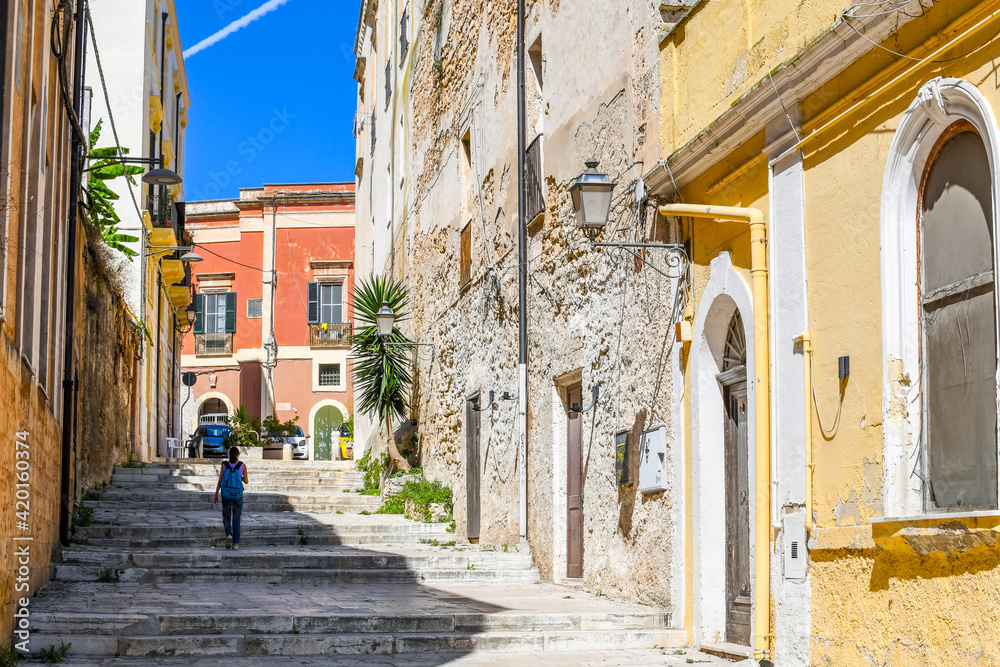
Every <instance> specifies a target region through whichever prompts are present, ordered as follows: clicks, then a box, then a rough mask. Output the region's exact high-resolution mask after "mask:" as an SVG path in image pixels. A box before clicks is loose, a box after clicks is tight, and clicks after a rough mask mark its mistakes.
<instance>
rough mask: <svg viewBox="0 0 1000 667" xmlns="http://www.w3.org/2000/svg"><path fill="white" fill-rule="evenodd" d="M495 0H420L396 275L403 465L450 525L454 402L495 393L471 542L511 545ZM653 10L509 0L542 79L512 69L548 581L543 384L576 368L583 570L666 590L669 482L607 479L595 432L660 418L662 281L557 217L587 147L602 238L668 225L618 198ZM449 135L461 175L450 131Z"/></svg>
mask: <svg viewBox="0 0 1000 667" xmlns="http://www.w3.org/2000/svg"><path fill="white" fill-rule="evenodd" d="M439 9H440V10H441V11H440V12H439V11H438V10H439ZM514 11H515V6H514V4H513V3H504V4H502V5H501V4H498V3H487V4H486V5H485V6H484V5H483V4H482V3H479V2H473V1H472V0H455V1H449V2H445V3H437V2H431V3H429V5H428V8H427V10H426V11H425V12H424V14H423V15H422V16H421V17H420V20H422V21H424V22H425V25H424V27H423V30H422V33H421V34H422V36H423V37H422V39H421V41H420V43H419V44H417V45H416V46H415V48H417V49H418V58H417V59H416V62H417V66H416V71H415V72H414V74H413V79H412V80H413V83H412V88H411V91H410V99H411V104H412V107H413V114H412V118H413V121H412V122H413V131H412V135H411V136H412V138H413V147H412V157H411V160H410V168H411V170H412V172H411V174H410V183H411V187H412V192H410V193H408V195H409V199H410V201H412V202H413V213H412V216H413V217H412V218H411V221H412V222H411V224H410V229H411V230H412V233H413V241H412V244H411V253H410V255H409V257H408V262H409V266H408V268H407V270H406V274H407V276H408V280H409V284H410V287H411V289H412V291H413V297H414V299H413V301H414V303H413V309H414V318H413V322H412V327H413V336H414V338H416V339H417V340H421V341H428V342H434V343H435V344H436V348H435V356H434V358H433V359H430V360H421V361H419V362H418V374H417V383H418V386H417V392H416V395H417V398H416V401H415V405H414V410H415V413H416V416H417V418H418V420H419V421H420V430H421V435H422V443H423V452H422V453H423V464H424V467H425V470H426V472H427V474H428V475H429V476H431V477H432V478H435V479H441V480H442V481H445V482H447V483H448V484H450V485H451V486H452V487H453V489H454V491H455V516H456V520H457V523H458V534H459V536H462V535H464V533H465V527H466V514H467V512H466V502H467V499H466V486H465V481H466V480H465V469H466V461H465V457H466V448H465V438H466V431H465V424H464V421H465V406H466V400H467V399H468V398H469V397H470V396H472V395H473V394H475V393H476V392H480V391H481V392H482V394H483V395H482V399H481V401H482V404H483V405H485V404H486V403H487V401H488V397H487V394H488V392H489V390H491V389H492V390H494V391H495V392H496V396H497V399H498V400H497V402H496V403H495V404H494V406H492V407H491V408H490V410H488V411H486V412H484V413H483V414H482V415H481V438H480V455H481V462H480V467H481V471H482V473H481V485H482V488H481V498H482V510H481V523H482V532H481V541H482V543H483V544H486V545H492V546H500V545H503V544H507V545H511V546H512V545H514V544H516V543H517V542H518V470H517V468H516V452H517V414H516V410H517V407H516V406H517V404H516V401H503V400H499V396H500V394H501V393H502V392H504V391H508V392H510V393H511V395H514V396H516V393H517V252H516V230H517V227H516V224H517V206H518V204H517V189H516V178H517V161H516V155H517V139H516V137H517V116H516V108H517V107H516V71H515V62H514V58H515V53H514V48H515V47H514V32H515V28H516V25H515V16H514ZM658 24H659V14H658V12H654V11H653V9H652V8H651V7H650V6H648V3H645V2H641V1H639V0H635V1H634V2H627V3H602V2H596V1H591V0H577V1H573V2H569V1H566V2H561V3H555V2H551V1H550V2H542V1H541V0H539V1H536V2H532V3H529V20H528V24H527V29H526V33H527V39H526V42H527V44H528V46H530V45H532V44H534V43H535V42H536V40H537V38H538V36H539V35H541V37H542V58H543V67H542V70H543V76H542V79H543V80H542V84H543V85H542V86H541V89H539V86H537V85H536V81H535V77H534V74H533V73H532V72H531V71H530V64H529V72H528V74H527V89H528V114H529V115H528V128H529V136H528V141H529V142H530V141H531V140H532V139H534V134H533V133H532V131H533V130H534V132H535V133H538V132H541V133H544V148H543V154H544V157H543V174H544V176H545V189H546V200H545V201H546V210H545V213H544V217H543V218H542V219H541V220H540V221H539V222H536V223H534V224H533V225H532V226H531V228H530V230H529V231H530V236H529V248H528V257H529V265H528V275H529V286H528V331H529V352H528V354H529V396H528V405H529V433H528V463H527V473H528V513H529V526H528V537H529V542H530V545H531V549H532V553H533V555H534V556H535V561H536V564H537V565H538V567H539V568H540V570H541V572H542V573H543V576H545V577H548V578H556V579H559V578H563V577H564V576H565V555H564V554H565V550H566V544H565V522H566V518H565V514H566V511H565V504H566V499H565V495H564V494H565V480H566V468H565V465H566V464H565V459H566V454H565V449H564V448H565V428H566V424H565V406H559V405H558V404H557V402H558V401H561V400H564V399H565V397H564V395H561V394H560V393H559V388H560V385H558V383H557V382H556V381H557V379H559V378H563V377H566V376H567V375H569V374H573V373H578V374H579V377H580V381H581V383H582V386H583V393H584V398H585V403H588V402H589V400H587V399H588V397H589V393H590V387H591V386H592V385H593V384H595V383H600V384H601V400H600V402H599V403H598V405H597V407H596V409H595V410H593V411H591V412H588V413H586V414H585V415H583V417H582V419H583V434H584V435H583V455H584V466H585V469H586V483H585V488H584V517H585V524H584V535H585V545H584V553H585V556H584V562H585V579H584V581H585V584H586V585H587V586H588V587H590V588H592V589H597V588H600V589H601V590H602V591H603V592H605V593H607V594H614V595H617V596H620V597H627V598H630V599H636V600H642V601H645V602H650V603H655V604H662V605H668V604H669V603H670V600H671V595H672V591H671V583H670V582H671V577H672V571H671V557H672V550H673V548H674V547H675V545H672V544H671V542H670V539H669V536H670V534H671V531H672V529H673V525H672V522H671V512H672V511H673V509H674V508H673V507H672V505H671V503H672V500H671V497H670V495H671V494H657V495H652V496H646V497H643V496H642V495H641V494H639V493H638V490H637V487H636V485H635V484H630V485H627V486H625V487H622V488H621V489H619V488H618V487H616V485H615V483H614V450H613V443H614V433H615V432H616V431H618V430H621V429H625V430H629V429H631V430H633V431H634V432H635V434H636V435H637V434H638V433H639V432H640V431H641V430H642V429H643V428H648V427H649V426H650V425H653V424H664V425H666V426H667V427H668V432H673V427H672V425H673V415H672V404H673V400H674V399H673V395H674V392H673V383H674V376H673V371H672V369H673V368H674V366H675V363H676V361H675V357H674V345H673V337H672V327H671V325H670V312H671V309H672V308H673V305H674V297H675V293H674V287H675V285H674V284H673V283H672V281H670V280H668V279H667V278H664V277H661V276H659V275H658V274H657V273H656V272H654V271H652V270H651V269H650V268H648V267H645V268H641V269H640V268H639V266H638V265H637V264H636V262H635V261H634V260H633V259H631V258H627V259H625V261H622V262H620V263H616V262H614V261H612V260H611V259H610V258H609V257H608V255H607V254H606V253H605V252H603V251H597V250H595V249H593V248H592V247H591V246H590V243H589V241H587V240H586V238H585V237H584V236H583V235H582V233H581V232H580V231H578V230H577V229H576V228H575V222H574V220H575V214H574V210H573V206H572V203H571V199H570V196H569V192H568V186H569V184H570V183H571V182H572V180H573V179H574V178H575V177H576V176H577V175H578V174H579V173H580V171H582V170H583V162H584V160H585V159H586V158H587V157H590V156H594V157H596V158H598V159H600V160H601V167H600V168H601V170H602V171H607V172H608V173H610V174H611V175H612V176H613V177H615V178H616V179H617V181H618V182H619V184H620V187H619V189H618V190H617V193H616V194H618V195H620V197H619V198H618V200H617V203H616V206H615V208H614V211H613V214H612V225H611V226H612V227H616V231H615V233H614V235H615V238H620V239H624V238H625V237H626V236H629V238H632V239H633V240H638V239H640V238H645V239H650V238H654V237H655V238H656V239H657V240H661V241H663V240H667V238H668V236H669V234H670V232H671V230H670V229H669V228H668V226H667V225H666V224H665V223H664V222H663V221H662V220H658V219H657V216H656V213H655V209H653V208H652V207H650V208H641V207H636V206H635V204H634V202H633V197H632V196H631V195H630V194H629V193H628V190H629V188H630V187H631V185H632V183H633V182H634V179H635V178H636V175H637V174H638V173H640V171H641V169H642V166H643V164H645V165H647V166H648V165H651V164H653V163H654V161H655V159H656V156H657V155H658V151H659V146H658V144H657V143H656V141H655V138H656V136H657V135H656V132H651V133H647V128H650V127H652V128H655V127H656V126H657V125H658V122H659V121H658V117H657V112H658V99H659V89H658V81H659V77H658V72H657V70H656V68H657V67H658V50H657V42H656V34H655V29H656V27H657V26H658ZM598 35H599V37H600V38H599V39H598V38H597V36H598ZM466 131H469V136H470V149H471V150H470V153H471V157H472V160H471V174H468V172H469V171H470V167H469V166H467V165H465V164H463V160H465V157H464V154H463V150H464V149H463V148H462V146H461V144H460V139H461V138H462V137H463V136H465V134H466ZM650 137H651V138H653V139H654V141H649V138H650ZM634 161H638V162H641V164H635V165H633V164H632V163H633V162H634ZM463 170H464V171H463ZM470 221H471V241H472V280H471V282H470V283H469V284H468V285H466V286H464V287H463V286H461V285H460V284H459V253H460V231H461V229H462V228H463V227H464V226H465V224H466V223H468V222H470ZM610 233H611V232H609V235H610ZM656 261H657V263H658V264H659V265H660V266H661V268H662V258H657V260H656ZM560 417H562V419H560ZM635 444H637V443H634V446H633V450H632V452H633V466H632V467H633V468H634V470H632V478H633V480H635V479H636V478H637V476H638V470H637V455H636V453H637V448H636V447H635ZM671 446H672V447H673V446H674V444H673V443H672V444H671ZM676 446H680V445H679V443H677V445H676ZM560 527H561V530H560ZM557 536H558V537H557ZM676 548H680V547H679V545H676ZM561 554H562V556H560V555H561ZM637 573H640V574H639V576H637Z"/></svg>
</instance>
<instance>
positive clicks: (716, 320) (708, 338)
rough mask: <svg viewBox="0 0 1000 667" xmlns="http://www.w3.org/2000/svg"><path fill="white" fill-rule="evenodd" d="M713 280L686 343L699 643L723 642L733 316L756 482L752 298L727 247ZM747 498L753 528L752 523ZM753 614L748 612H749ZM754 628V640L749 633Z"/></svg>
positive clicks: (716, 261) (750, 465)
mask: <svg viewBox="0 0 1000 667" xmlns="http://www.w3.org/2000/svg"><path fill="white" fill-rule="evenodd" d="M710 270H711V279H710V280H709V282H708V284H707V285H706V287H705V291H704V293H703V294H702V297H701V300H700V303H699V307H698V316H697V318H696V320H695V328H694V339H693V342H692V345H691V354H692V357H691V368H692V372H693V374H692V378H691V418H692V423H691V446H692V487H693V488H692V501H693V502H692V514H693V520H694V525H693V529H694V530H693V537H694V539H693V542H694V544H693V547H694V560H693V567H694V572H693V574H694V581H693V588H694V637H695V641H696V642H722V641H725V640H726V615H727V602H726V553H725V551H726V530H725V526H726V503H725V497H726V494H725V486H726V472H725V471H726V466H725V458H726V457H725V440H726V434H725V419H724V416H725V414H726V405H725V401H724V389H723V385H722V383H721V382H720V380H719V375H720V373H723V372H724V371H725V370H726V363H725V357H726V353H725V352H726V350H725V348H726V340H727V337H728V334H729V332H730V325H731V324H732V322H733V320H734V316H735V315H736V314H737V313H738V314H739V316H740V317H741V318H742V321H743V323H744V324H745V325H746V326H745V332H744V333H745V348H746V352H747V354H746V377H747V378H748V379H750V380H751V381H748V382H747V396H746V405H747V410H746V411H747V423H746V429H747V434H748V435H747V459H746V464H747V468H748V473H747V474H748V475H749V480H750V488H751V489H752V488H755V486H756V485H755V483H754V475H753V471H754V462H755V457H754V425H755V417H754V415H755V411H754V408H755V405H756V396H755V391H754V386H753V385H754V383H753V381H752V379H753V378H755V377H756V375H755V374H754V360H753V345H754V335H753V326H751V325H750V323H752V322H753V297H752V293H751V291H750V287H749V285H748V284H747V282H746V280H745V279H744V278H743V276H741V275H740V274H739V273H738V272H737V271H736V270H735V269H734V268H733V266H732V260H731V259H730V255H729V253H728V252H723V253H721V254H720V255H719V256H718V257H716V258H715V259H713V260H712V262H711V265H710ZM755 519H756V512H755V508H754V503H753V502H751V503H750V507H749V521H750V526H751V527H752V526H754V525H755ZM749 540H750V544H749V545H748V548H749V560H750V571H751V572H752V571H753V568H754V535H753V531H752V530H751V531H750V535H749ZM751 618H752V611H751ZM752 631H753V629H752V628H751V637H752Z"/></svg>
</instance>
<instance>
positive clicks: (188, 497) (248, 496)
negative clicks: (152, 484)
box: [86, 485, 382, 508]
mask: <svg viewBox="0 0 1000 667" xmlns="http://www.w3.org/2000/svg"><path fill="white" fill-rule="evenodd" d="M213 496H215V486H214V485H213V486H212V488H211V490H206V491H185V490H182V489H163V490H157V489H141V490H131V489H114V488H112V489H107V490H106V491H104V492H102V493H101V495H100V496H99V498H98V499H97V500H96V501H94V500H91V501H86V502H103V503H108V502H116V501H123V502H128V503H130V504H132V505H133V506H135V505H143V506H148V504H149V503H157V504H163V503H167V504H170V506H171V507H177V503H184V502H191V503H197V504H199V505H201V504H203V503H204V502H206V501H207V502H208V503H211V502H212V498H213ZM272 500H273V501H286V500H287V501H295V502H302V503H316V504H323V503H336V504H338V505H365V506H369V505H375V507H379V506H381V504H382V502H381V500H380V499H379V497H378V496H366V495H364V494H361V493H351V492H347V493H345V492H344V491H343V490H340V489H338V490H336V492H331V491H327V490H325V489H316V490H299V489H290V491H289V492H288V493H275V492H269V491H265V490H262V489H259V488H257V487H256V486H255V485H251V486H250V488H249V489H245V490H244V491H243V502H244V508H246V504H247V503H249V502H261V501H272Z"/></svg>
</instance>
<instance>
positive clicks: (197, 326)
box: [194, 294, 205, 334]
mask: <svg viewBox="0 0 1000 667" xmlns="http://www.w3.org/2000/svg"><path fill="white" fill-rule="evenodd" d="M194 308H195V310H196V311H197V313H198V314H197V315H195V317H194V332H195V333H196V334H203V333H205V295H204V294H195V295H194Z"/></svg>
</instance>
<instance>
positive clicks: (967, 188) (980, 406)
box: [920, 122, 997, 509]
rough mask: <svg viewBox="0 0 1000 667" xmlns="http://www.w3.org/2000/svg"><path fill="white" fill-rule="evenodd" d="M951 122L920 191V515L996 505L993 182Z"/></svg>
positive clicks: (981, 156)
mask: <svg viewBox="0 0 1000 667" xmlns="http://www.w3.org/2000/svg"><path fill="white" fill-rule="evenodd" d="M969 130H971V125H968V124H967V123H966V124H963V123H961V122H960V123H958V124H956V125H955V126H952V128H951V129H950V130H949V132H947V133H946V134H945V136H944V137H942V139H941V141H940V142H939V144H938V146H937V147H936V148H935V150H934V151H933V152H932V157H931V159H930V161H929V166H928V168H927V171H926V172H925V176H924V179H923V184H922V187H921V205H920V251H921V262H920V316H921V332H922V339H923V340H922V341H921V342H922V348H923V351H922V355H921V356H922V358H923V360H924V361H923V385H924V386H923V388H922V394H923V398H924V438H925V442H926V447H927V452H926V454H927V459H926V461H927V473H928V474H927V486H928V488H927V500H928V509H936V508H939V509H945V508H948V509H951V508H965V507H971V508H981V509H985V508H993V507H996V505H997V430H996V429H997V388H996V373H997V324H996V306H995V287H994V273H993V272H994V257H993V234H994V230H993V197H992V176H991V170H990V164H989V158H988V156H987V153H986V148H985V146H984V144H983V140H982V139H981V138H980V136H979V135H978V134H977V133H976V132H974V131H969Z"/></svg>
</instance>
